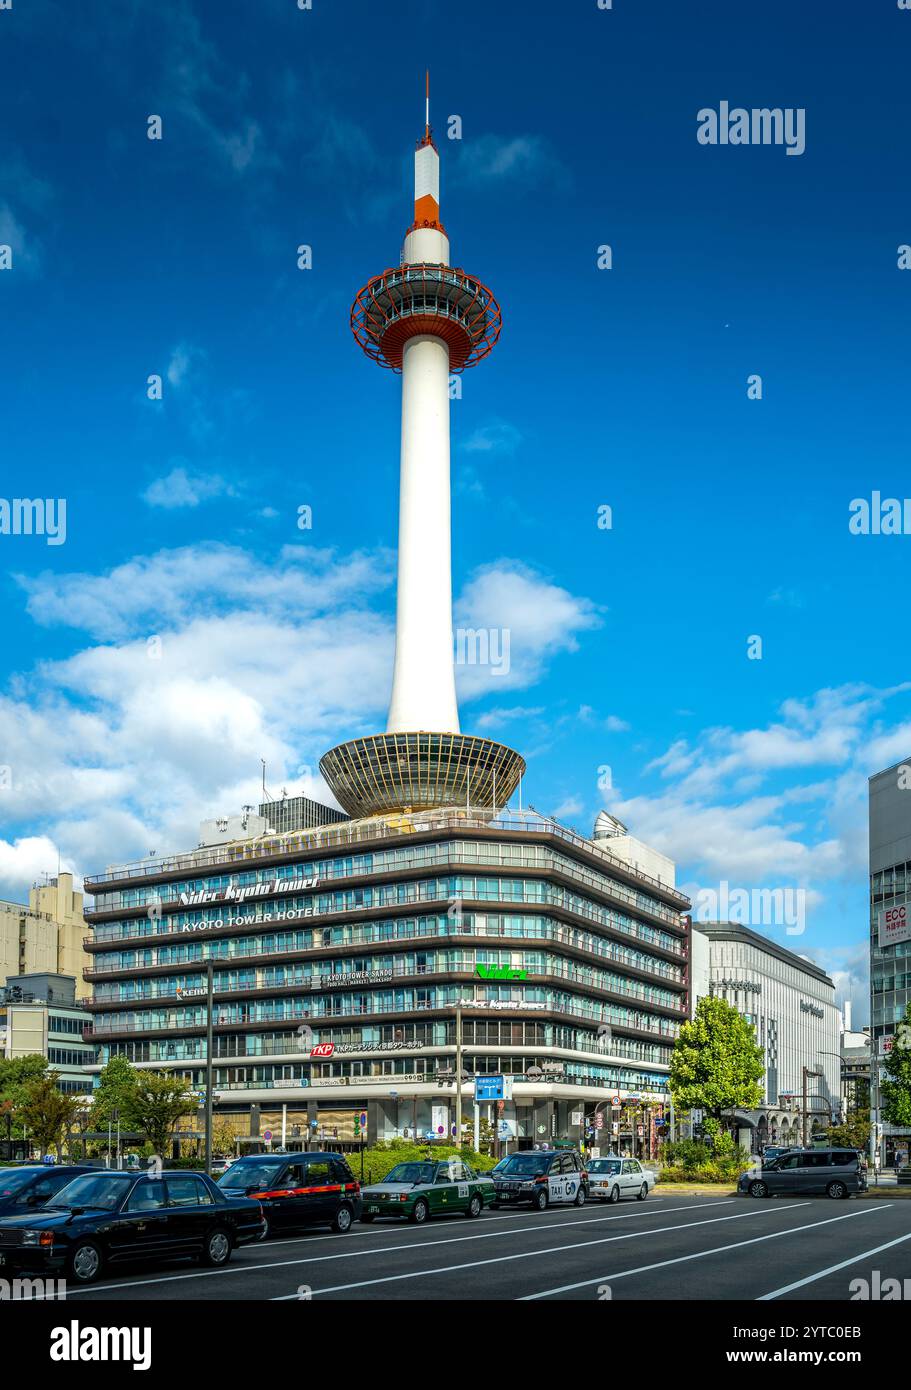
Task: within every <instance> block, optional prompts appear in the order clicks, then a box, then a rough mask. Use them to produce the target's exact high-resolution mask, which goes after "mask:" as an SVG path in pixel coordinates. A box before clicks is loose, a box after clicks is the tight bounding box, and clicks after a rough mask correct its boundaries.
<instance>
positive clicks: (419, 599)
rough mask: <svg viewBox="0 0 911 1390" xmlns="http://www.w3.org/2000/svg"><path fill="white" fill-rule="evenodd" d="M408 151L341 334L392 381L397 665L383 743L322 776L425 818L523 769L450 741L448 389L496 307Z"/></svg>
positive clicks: (428, 174)
mask: <svg viewBox="0 0 911 1390" xmlns="http://www.w3.org/2000/svg"><path fill="white" fill-rule="evenodd" d="M426 103H427V104H426V109H425V124H424V133H423V135H422V136H421V138H420V140H419V141H418V143H417V147H416V149H415V152H414V219H413V221H412V223H411V225H410V226H409V228H408V230H407V232H406V233H405V240H404V243H403V245H402V253H401V258H400V264H399V265H398V266H396V267H395V268H394V269H390V270H384V271H383V272H382V274H380V275H375V276H373V278H372V279H371V280H368V282H367V284H366V285H365V286H364V287H363V289H361V290H359V291H358V293H357V295H356V296H355V300H354V304H353V307H352V310H351V328H352V331H353V333H354V336H355V338H356V340H357V342H358V343H359V344H360V346H361V347H362V348H363V350H364V352H365V353H366V354H367V356H368V357H370V358H371V359H372V360H373V361H374V362H376V363H378V364H379V365H380V366H382V367H386V368H388V369H390V370H391V371H392V372H394V373H396V374H398V375H400V376H401V379H402V436H401V473H400V486H399V549H398V589H397V603H396V634H395V665H394V669H393V676H392V697H391V700H390V704H389V717H388V720H387V726H386V732H385V733H384V734H377V735H374V736H372V737H368V738H358V739H352V740H351V741H349V742H347V743H343V744H341V745H340V746H339V747H338V748H333V749H332V750H331V751H330V752H328V753H326V754H325V756H324V757H323V759H322V761H321V762H320V771H321V772H322V774H323V776H324V777H325V779H326V781H327V782H328V783H329V785H330V787H331V788H332V790H333V792H334V793H335V795H336V797H337V798H338V801H339V803H340V804H341V805H342V806H343V807H344V808H345V810H346V811H348V812H349V814H350V815H352V816H365V815H374V814H377V813H381V812H384V811H392V810H404V809H408V810H416V809H418V808H428V807H433V806H453V805H463V806H470V805H472V804H473V805H475V806H479V807H484V806H489V807H491V808H494V807H495V806H496V805H503V806H505V805H506V804H507V803H508V801H509V798H510V797H511V796H512V794H513V792H514V791H515V789H516V786H517V785H518V782H519V778H520V777H521V776H522V773H523V772H524V771H525V763H524V762H523V760H522V758H521V757H520V756H519V754H518V753H515V752H513V750H512V749H511V748H506V747H505V746H504V745H503V744H500V743H495V742H494V741H493V740H491V739H486V738H476V737H469V736H467V735H463V734H461V733H460V730H459V709H458V703H457V701H456V687H455V670H454V665H453V638H452V575H451V517H450V476H449V378H450V374H451V373H453V372H462V371H465V370H466V368H468V367H473V366H474V365H475V364H476V363H478V362H480V361H481V359H482V358H484V357H486V356H487V355H488V354H489V353H490V351H491V349H492V348H493V347H494V345H495V343H496V341H497V339H498V337H499V335H500V306H499V305H498V303H497V301H496V299H495V298H494V296H493V294H492V293H491V292H490V290H489V289H488V288H487V287H486V285H484V284H483V283H482V282H481V281H480V280H479V279H477V277H476V276H473V275H469V274H468V273H467V272H466V271H464V270H461V269H454V268H453V267H452V266H451V265H450V246H449V237H448V235H447V233H446V230H445V228H444V226H443V223H442V220H441V215H440V155H439V151H438V150H437V147H436V144H435V143H434V139H433V132H432V130H431V128H430V79H429V74H428V78H427V97H426Z"/></svg>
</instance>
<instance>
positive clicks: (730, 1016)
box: [670, 996, 765, 1151]
mask: <svg viewBox="0 0 911 1390" xmlns="http://www.w3.org/2000/svg"><path fill="white" fill-rule="evenodd" d="M764 1070H765V1068H764V1065H763V1057H762V1050H761V1049H760V1048H759V1047H758V1046H757V1043H756V1034H755V1031H754V1029H753V1025H752V1024H751V1023H748V1022H747V1021H746V1019H745V1018H744V1017H743V1015H742V1014H740V1013H738V1011H737V1010H736V1009H735V1008H734V1007H733V1005H731V1004H729V1003H728V1002H727V1000H726V999H719V998H716V997H714V996H710V997H708V998H705V999H700V1001H699V1003H698V1004H697V1006H696V1015H695V1017H694V1019H693V1021H692V1022H691V1023H685V1024H684V1025H683V1027H682V1028H681V1030H680V1036H679V1038H678V1039H677V1042H676V1044H675V1046H674V1050H673V1052H672V1053H671V1068H670V1088H671V1094H672V1095H673V1097H674V1104H675V1106H676V1107H677V1109H678V1110H694V1109H696V1110H702V1111H703V1113H704V1116H705V1118H704V1120H703V1131H704V1133H705V1134H706V1137H707V1138H709V1140H710V1142H711V1143H712V1145H713V1147H714V1148H715V1149H716V1151H717V1150H718V1149H719V1147H720V1148H724V1147H730V1138H729V1137H728V1136H723V1135H722V1124H723V1121H724V1112H725V1111H727V1110H733V1109H741V1110H752V1109H755V1108H756V1107H757V1106H759V1105H761V1104H762V1087H761V1085H760V1082H761V1080H762V1076H763V1072H764Z"/></svg>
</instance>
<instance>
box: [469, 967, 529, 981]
mask: <svg viewBox="0 0 911 1390" xmlns="http://www.w3.org/2000/svg"><path fill="white" fill-rule="evenodd" d="M475 971H476V973H477V974H478V975H480V977H481V979H482V980H526V979H527V978H528V971H527V970H518V969H516V968H515V967H513V966H511V965H476V966H475Z"/></svg>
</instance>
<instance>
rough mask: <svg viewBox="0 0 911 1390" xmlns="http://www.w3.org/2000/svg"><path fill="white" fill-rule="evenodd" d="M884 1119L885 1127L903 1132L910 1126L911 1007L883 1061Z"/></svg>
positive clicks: (881, 1077)
mask: <svg viewBox="0 0 911 1390" xmlns="http://www.w3.org/2000/svg"><path fill="white" fill-rule="evenodd" d="M880 1091H881V1093H882V1115H883V1119H884V1120H885V1122H886V1124H888V1125H896V1126H898V1127H899V1128H900V1129H908V1128H909V1126H911V1004H908V1005H907V1007H906V1009H905V1016H904V1018H903V1019H902V1021H901V1023H900V1024H899V1025H898V1027H897V1029H896V1030H895V1036H894V1038H893V1040H892V1050H891V1051H890V1052H888V1053H887V1054H886V1056H885V1058H884V1060H883V1064H882V1071H881V1073H880Z"/></svg>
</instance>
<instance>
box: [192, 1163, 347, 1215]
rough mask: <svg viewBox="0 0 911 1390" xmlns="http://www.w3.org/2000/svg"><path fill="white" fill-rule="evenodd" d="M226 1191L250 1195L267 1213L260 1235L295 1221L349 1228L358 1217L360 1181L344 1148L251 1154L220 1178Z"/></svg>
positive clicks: (232, 1194)
mask: <svg viewBox="0 0 911 1390" xmlns="http://www.w3.org/2000/svg"><path fill="white" fill-rule="evenodd" d="M218 1186H219V1187H220V1188H221V1189H222V1191H223V1192H224V1193H225V1194H226V1195H227V1196H229V1197H254V1198H255V1199H256V1200H257V1201H258V1202H259V1203H260V1204H261V1206H262V1209H263V1216H264V1217H265V1219H266V1229H265V1231H264V1233H263V1234H264V1235H272V1234H274V1233H276V1232H278V1231H287V1230H291V1229H293V1228H294V1227H297V1226H320V1225H326V1226H329V1227H331V1229H332V1230H333V1231H339V1232H345V1231H350V1229H351V1226H352V1224H353V1223H354V1222H355V1221H357V1220H359V1219H360V1215H361V1211H362V1208H363V1202H362V1199H361V1185H360V1183H359V1182H358V1181H357V1180H356V1179H355V1177H354V1174H353V1173H352V1171H351V1169H350V1168H349V1167H348V1164H347V1162H346V1160H345V1158H344V1157H343V1155H342V1154H337V1153H317V1152H313V1153H291V1154H270V1153H265V1154H249V1155H248V1156H247V1157H246V1158H239V1159H238V1160H237V1162H236V1163H232V1164H231V1167H230V1168H229V1169H228V1171H227V1172H226V1173H222V1175H221V1177H220V1178H219V1179H218Z"/></svg>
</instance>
